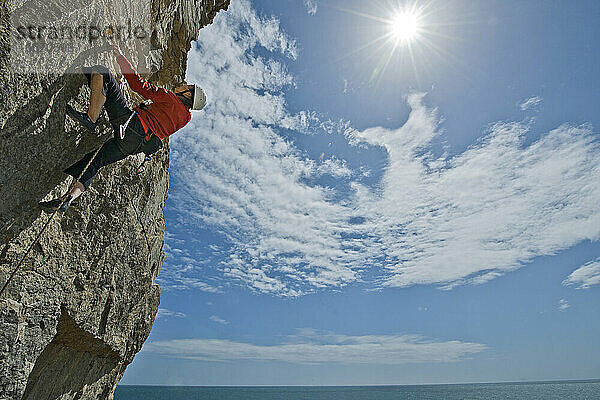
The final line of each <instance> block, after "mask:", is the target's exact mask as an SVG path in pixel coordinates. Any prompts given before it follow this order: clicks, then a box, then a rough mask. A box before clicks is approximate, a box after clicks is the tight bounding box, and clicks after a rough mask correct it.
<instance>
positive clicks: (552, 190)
mask: <svg viewBox="0 0 600 400" xmlns="http://www.w3.org/2000/svg"><path fill="white" fill-rule="evenodd" d="M214 43H219V46H214ZM269 54H270V55H269ZM296 54H297V51H296V47H295V43H294V41H293V40H291V39H290V38H288V37H287V36H286V35H285V34H284V33H282V32H281V30H280V29H279V23H278V21H277V20H275V19H273V18H271V19H265V18H261V17H258V16H257V15H256V13H255V12H254V10H253V9H252V8H251V6H250V4H249V3H248V2H247V1H243V0H242V1H238V2H234V3H233V4H232V5H231V6H230V9H229V11H227V12H224V13H219V14H218V15H217V17H216V18H215V21H214V23H213V24H212V25H210V26H209V27H207V28H205V29H203V30H202V32H201V35H200V38H199V41H198V44H197V50H196V51H192V52H191V53H190V56H189V68H188V75H189V76H188V79H189V80H190V81H197V82H199V83H201V84H202V85H203V86H204V87H205V88H206V90H207V92H208V93H209V98H210V101H209V104H208V105H207V107H206V108H205V109H204V111H202V112H200V113H197V114H196V115H195V116H194V118H193V120H192V122H191V124H190V125H189V126H188V127H186V129H185V131H184V132H183V133H178V134H177V135H173V136H172V137H171V144H172V170H171V172H172V177H173V180H174V182H176V183H177V190H176V191H173V193H171V194H170V199H171V200H172V201H173V202H172V204H173V205H174V209H175V210H176V211H177V213H178V214H179V215H180V219H179V223H181V224H182V225H184V226H188V227H192V228H195V229H207V227H210V229H211V230H213V231H214V233H215V234H218V235H220V236H221V237H222V238H223V240H225V243H226V244H223V243H220V244H219V246H218V247H217V248H218V250H214V247H213V248H212V249H211V247H209V245H210V243H208V244H205V245H204V246H202V247H203V248H205V249H206V250H205V251H206V252H207V253H203V254H202V256H201V257H199V256H197V255H193V254H180V253H177V252H176V248H179V246H180V245H179V244H178V243H175V242H173V248H172V249H170V250H171V251H169V254H173V258H172V261H171V262H170V264H169V265H170V266H171V265H172V267H169V268H168V269H169V272H163V273H161V279H163V280H164V281H165V284H167V285H175V286H176V285H181V287H185V285H187V287H190V284H196V285H199V287H201V288H202V285H203V284H204V285H206V286H205V288H204V290H207V291H211V290H215V291H216V290H219V288H220V287H221V286H220V284H219V280H218V279H224V280H226V281H227V282H242V283H244V284H246V285H248V287H250V288H251V289H253V290H255V291H257V292H261V293H272V294H276V295H281V296H298V295H301V294H303V293H306V292H310V291H313V290H317V289H320V288H327V287H342V286H344V285H347V284H350V283H353V282H357V281H360V280H361V279H362V278H361V276H362V272H363V271H364V270H365V269H366V268H371V269H374V271H372V273H370V274H369V275H373V274H375V275H377V274H379V275H381V276H379V277H377V278H376V281H375V282H376V283H375V285H376V286H377V288H380V287H381V285H383V286H410V285H415V284H438V285H439V286H440V287H441V288H443V289H452V288H453V287H455V286H456V285H464V284H481V283H484V282H487V281H489V280H491V279H494V278H496V277H498V276H501V275H503V274H505V273H506V272H508V271H512V270H515V269H517V268H520V267H522V266H523V265H524V264H525V263H527V262H530V261H531V260H532V259H534V258H535V257H537V256H542V255H553V254H556V253H557V252H559V251H561V250H564V249H567V248H569V247H571V246H573V245H575V244H576V243H579V242H581V241H584V240H592V241H593V240H598V238H600V211H599V210H598V208H597V200H598V199H599V198H600V186H598V185H597V184H596V182H597V176H598V175H599V173H600V151H599V150H600V146H599V144H598V140H597V139H596V138H595V135H594V132H593V130H592V128H591V127H590V126H587V125H583V126H572V125H562V126H560V127H558V128H556V129H555V130H552V131H551V132H548V133H545V134H542V135H541V136H540V137H539V139H537V140H536V141H534V142H532V143H531V144H528V145H525V144H524V143H525V140H524V139H525V137H526V135H527V134H528V133H529V131H530V130H531V129H532V127H531V126H530V125H528V124H526V123H519V122H502V123H496V124H492V125H491V126H490V128H489V129H488V131H487V132H486V133H485V135H484V136H483V137H482V138H481V140H479V141H478V142H477V143H475V144H474V145H473V146H471V147H470V148H469V149H467V150H466V151H465V152H463V153H461V154H457V155H454V156H442V157H438V158H436V157H434V156H433V155H432V154H431V153H430V148H431V143H432V141H433V140H434V139H435V138H436V137H438V136H439V133H438V123H439V117H438V112H437V110H435V109H431V108H429V107H427V106H426V105H425V104H424V95H423V94H412V95H410V96H408V97H407V101H408V104H409V105H410V107H411V112H410V114H409V118H408V120H407V122H406V123H405V124H404V125H403V126H401V127H400V128H398V129H387V128H382V127H373V128H369V129H366V130H364V131H357V130H354V129H352V128H350V127H348V125H347V124H345V123H329V122H323V123H321V122H319V121H318V118H317V117H316V116H315V114H314V113H311V112H300V113H298V114H297V115H291V114H290V113H289V111H288V110H287V109H286V101H285V90H286V88H291V87H293V85H294V79H293V77H292V76H290V74H289V73H288V72H287V70H286V68H285V66H284V64H283V63H282V61H281V60H280V59H281V58H282V57H287V58H288V59H294V58H295V57H296ZM540 100H541V99H540ZM314 126H317V127H318V130H319V132H320V133H323V134H328V135H338V138H339V139H340V140H341V139H344V138H345V139H346V140H347V141H348V143H350V144H352V145H357V146H362V147H368V148H371V149H372V148H374V147H380V148H382V149H384V150H385V152H386V154H387V160H385V163H384V166H383V171H380V172H382V176H383V177H382V179H381V181H380V182H379V183H378V184H377V185H375V186H367V185H364V184H362V183H360V182H362V181H361V180H360V179H361V177H362V175H363V174H364V171H363V167H361V169H359V170H357V171H353V170H352V169H351V168H350V167H349V166H348V165H347V164H346V163H345V161H343V160H339V159H337V158H335V155H331V156H329V155H328V158H327V160H326V161H325V162H323V160H312V159H310V158H309V157H308V156H306V155H305V153H303V152H302V151H300V149H298V148H297V147H295V145H294V144H293V142H291V141H289V140H286V139H285V138H284V137H283V136H281V135H280V134H279V132H280V128H284V129H285V130H292V131H294V130H295V131H297V132H302V133H305V132H307V131H309V130H312V128H313V127H314ZM309 127H310V129H309ZM298 134H299V133H298ZM313 134H315V135H316V134H318V133H314V132H313ZM323 159H324V157H323ZM369 167H371V166H369ZM369 171H370V169H369ZM323 174H330V175H332V176H334V177H336V178H338V180H340V181H343V180H346V181H347V183H348V187H349V188H350V189H332V188H326V187H322V186H319V185H317V184H315V183H314V181H315V178H317V177H319V176H321V175H323ZM336 190H337V192H336ZM340 190H343V192H342V193H340V192H339V191H340ZM340 194H341V195H342V196H339V195H340ZM336 195H338V196H336ZM340 197H342V198H343V199H342V200H340ZM190 230H193V229H190ZM198 240H200V239H198ZM184 253H185V252H184ZM175 257H178V258H175ZM184 257H187V258H184ZM211 257H212V258H211ZM188 258H189V259H196V260H198V259H201V260H202V263H204V264H201V263H200V261H196V262H195V263H193V262H189V260H188ZM183 260H187V262H183ZM188 266H189V267H188ZM209 267H210V268H209ZM209 272H211V273H213V274H214V275H218V277H215V276H213V277H212V279H215V280H213V281H208V280H207V275H208V273H209ZM169 274H170V275H169ZM186 279H187V280H188V281H186ZM210 282H215V283H210ZM381 282H382V283H381Z"/></svg>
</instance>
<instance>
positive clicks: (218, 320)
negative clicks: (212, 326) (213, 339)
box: [208, 315, 230, 325]
mask: <svg viewBox="0 0 600 400" xmlns="http://www.w3.org/2000/svg"><path fill="white" fill-rule="evenodd" d="M208 319H210V320H211V321H213V322H216V323H218V324H221V325H229V324H230V322H229V321H227V320H224V319H223V318H221V317H219V316H218V315H211V316H210V317H208Z"/></svg>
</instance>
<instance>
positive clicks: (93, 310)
mask: <svg viewBox="0 0 600 400" xmlns="http://www.w3.org/2000/svg"><path fill="white" fill-rule="evenodd" d="M137 1H138V0H131V1H130V3H132V4H134V5H135V3H136V2H137ZM48 2H49V0H29V1H27V2H26V1H17V0H13V2H12V10H13V11H14V10H15V9H17V10H18V9H19V7H34V6H35V5H36V3H39V4H41V5H44V4H47V3H48ZM72 3H73V6H74V7H76V6H77V4H76V3H77V1H73V2H72ZM85 3H87V4H95V5H100V6H104V5H106V6H110V5H111V4H112V1H111V0H89V1H87V2H85ZM104 3H106V4H104ZM149 3H150V4H151V10H150V12H151V18H152V25H151V27H152V51H151V54H150V57H149V60H150V61H149V62H150V64H151V65H150V70H151V71H153V73H152V74H151V75H150V76H148V77H147V79H149V80H150V81H152V82H154V83H157V84H159V85H163V86H165V87H170V85H174V84H175V83H178V82H180V80H181V78H182V77H183V76H184V75H185V68H186V61H187V60H186V54H187V51H188V50H189V48H190V41H191V40H193V39H195V37H196V36H197V34H198V31H199V29H200V28H201V27H202V26H205V25H207V24H209V23H210V22H211V21H212V19H213V18H214V16H215V15H216V13H217V12H218V11H219V10H221V9H226V8H227V7H228V4H229V0H151V2H149ZM15 7H16V8H15ZM112 12H118V10H117V11H112ZM10 15H11V10H10V6H9V3H8V2H7V1H6V0H0V286H2V285H4V283H5V282H6V281H7V279H8V277H9V275H10V274H11V272H12V271H13V270H14V269H15V267H16V266H17V264H18V262H19V260H20V259H21V258H22V256H23V255H24V254H25V252H26V250H27V248H28V247H29V246H30V244H31V243H32V242H33V241H34V239H35V238H36V236H37V234H38V233H39V232H40V230H41V229H42V227H43V226H44V224H45V223H46V221H47V220H48V217H49V214H46V213H44V212H41V211H40V210H39V209H38V207H37V203H38V201H40V200H42V199H48V198H51V197H55V196H56V195H58V194H62V192H64V191H65V190H66V188H67V186H68V185H69V183H70V178H68V177H67V176H66V175H65V174H63V173H62V172H61V171H62V170H63V169H64V168H65V167H67V166H68V165H71V164H72V163H73V162H75V161H77V160H78V159H80V158H81V157H82V156H83V155H84V154H85V153H87V152H89V151H90V150H93V149H95V148H97V147H98V146H100V145H101V143H102V142H103V141H104V140H106V139H107V138H108V137H109V136H110V135H111V134H112V133H111V132H110V129H109V127H108V123H107V122H106V117H105V115H104V116H101V121H102V126H101V129H98V130H97V131H96V133H95V134H92V133H89V132H86V131H84V130H83V129H82V128H81V127H79V126H78V125H76V124H75V123H74V122H73V121H72V120H70V119H69V118H68V117H66V116H65V105H66V104H67V103H70V104H72V105H74V106H75V108H78V109H80V110H84V109H86V105H87V100H88V96H89V89H88V88H87V86H86V85H85V78H84V77H83V76H81V75H70V74H61V73H44V71H40V72H39V73H35V74H26V75H25V74H15V73H13V69H12V68H11V64H10V39H9V34H10V33H9V29H10ZM124 50H127V49H124ZM79 51H81V50H80V49H73V52H74V53H73V54H72V57H73V59H74V60H77V58H78V57H79V56H80V54H79V53H78V52H79ZM125 52H126V53H127V51H125ZM97 63H100V64H104V65H106V66H109V68H110V69H111V70H112V71H113V73H117V72H118V67H117V66H116V63H114V61H113V60H112V57H111V55H110V54H109V53H107V52H101V53H98V55H97ZM119 76H120V75H119ZM128 96H129V100H130V105H133V104H134V103H135V102H137V101H139V100H140V99H139V98H137V97H136V96H134V95H133V94H131V93H128ZM164 146H165V147H164V148H163V150H161V151H160V152H159V153H157V155H156V156H155V157H154V160H153V161H152V163H150V165H149V166H148V167H147V168H146V170H145V171H144V172H143V173H142V174H140V175H137V174H136V168H137V166H138V165H139V164H140V162H141V160H142V156H141V155H138V156H130V157H128V158H127V159H125V160H123V161H120V162H118V163H116V164H113V165H110V166H108V167H106V168H104V169H103V170H101V172H100V173H99V174H98V176H97V177H96V178H95V180H94V182H93V183H92V185H91V187H90V188H89V190H88V191H86V192H85V193H84V194H83V195H82V196H81V197H80V200H79V203H78V204H77V206H75V207H72V208H71V209H69V210H68V211H67V212H66V213H65V214H64V215H63V216H61V215H60V214H58V215H56V216H55V217H54V219H53V220H52V221H51V222H50V223H49V225H48V227H47V228H46V230H45V232H44V233H43V235H42V236H41V238H40V240H39V242H38V243H37V244H36V245H35V246H34V247H33V249H32V251H31V252H30V253H29V255H28V256H27V257H26V258H25V260H24V262H23V264H22V267H21V268H20V269H19V270H18V272H17V273H16V274H15V276H14V279H13V280H12V281H11V282H10V284H9V285H8V286H7V289H6V291H5V292H4V293H3V294H2V297H1V298H0V368H1V373H0V399H36V400H38V399H112V398H113V391H114V389H115V387H116V385H117V383H118V381H119V379H120V378H121V377H122V375H123V373H124V372H125V368H126V367H127V365H128V364H129V363H131V361H132V360H133V357H134V355H135V354H136V353H137V352H138V351H139V350H140V349H141V347H142V344H143V343H144V341H145V340H146V338H147V337H148V335H149V333H150V328H151V327H152V323H153V321H154V317H155V315H156V312H157V310H158V305H159V301H160V290H159V288H158V286H157V285H156V284H154V279H155V277H156V276H157V275H158V273H159V271H160V268H161V266H162V263H163V260H164V253H163V252H162V246H163V235H164V228H165V221H164V218H163V214H162V211H163V207H164V202H165V200H166V197H167V190H168V186H169V176H168V167H169V149H168V142H167V141H165V143H164Z"/></svg>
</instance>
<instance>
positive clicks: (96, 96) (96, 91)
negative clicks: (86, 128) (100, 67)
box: [88, 72, 106, 123]
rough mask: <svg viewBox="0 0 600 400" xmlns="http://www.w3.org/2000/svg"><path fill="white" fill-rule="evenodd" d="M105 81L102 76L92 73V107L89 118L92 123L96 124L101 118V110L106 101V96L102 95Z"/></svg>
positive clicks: (89, 109)
mask: <svg viewBox="0 0 600 400" xmlns="http://www.w3.org/2000/svg"><path fill="white" fill-rule="evenodd" d="M103 81H104V79H103V77H102V75H100V74H99V73H97V72H93V73H92V79H91V82H90V91H91V94H90V106H89V108H88V116H89V117H90V119H91V120H92V122H94V123H95V122H96V121H97V120H98V117H99V116H100V110H102V106H103V105H104V102H105V101H106V96H104V93H102V87H103V86H104V82H103Z"/></svg>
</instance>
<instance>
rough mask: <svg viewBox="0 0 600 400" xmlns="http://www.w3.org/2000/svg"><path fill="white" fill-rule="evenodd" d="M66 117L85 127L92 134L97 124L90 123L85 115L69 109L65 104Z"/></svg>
mask: <svg viewBox="0 0 600 400" xmlns="http://www.w3.org/2000/svg"><path fill="white" fill-rule="evenodd" d="M67 115H68V116H69V117H71V118H72V119H74V120H75V121H77V122H79V123H80V124H81V125H83V126H85V127H86V128H87V129H89V130H90V131H92V132H94V131H95V130H96V126H97V125H98V123H97V122H92V120H91V119H90V117H89V116H88V115H87V113H82V112H79V111H77V110H76V109H74V108H73V107H71V106H70V105H69V104H67Z"/></svg>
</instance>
